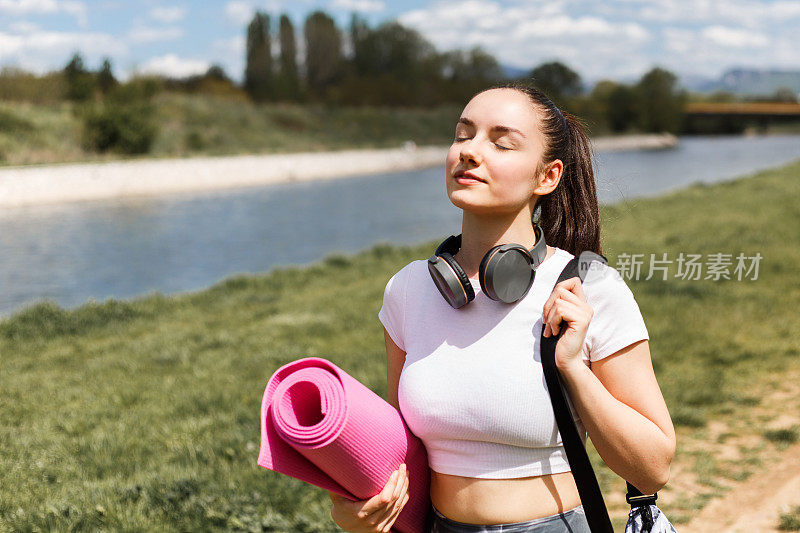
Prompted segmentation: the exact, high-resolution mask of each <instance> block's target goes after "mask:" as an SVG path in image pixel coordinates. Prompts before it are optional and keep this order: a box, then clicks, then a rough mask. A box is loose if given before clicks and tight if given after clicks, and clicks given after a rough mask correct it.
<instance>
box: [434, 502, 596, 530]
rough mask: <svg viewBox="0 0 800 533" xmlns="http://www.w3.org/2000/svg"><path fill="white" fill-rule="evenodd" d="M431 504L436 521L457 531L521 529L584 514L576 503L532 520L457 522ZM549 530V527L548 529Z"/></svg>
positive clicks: (580, 506)
mask: <svg viewBox="0 0 800 533" xmlns="http://www.w3.org/2000/svg"><path fill="white" fill-rule="evenodd" d="M430 505H431V511H432V512H433V514H434V516H435V519H436V521H437V522H443V523H444V524H446V525H448V526H450V527H451V528H453V529H454V530H457V531H464V532H474V533H478V532H499V531H513V530H516V529H517V528H519V529H520V530H523V529H524V528H530V527H531V526H536V525H544V526H546V525H547V524H548V523H549V522H556V521H563V520H565V519H568V518H570V517H571V516H572V515H575V514H581V515H583V514H584V511H583V505H578V506H577V507H573V508H572V509H569V510H567V511H563V512H561V513H556V514H553V515H550V516H543V517H541V518H534V519H532V520H526V521H524V522H508V523H505V524H469V523H466V522H459V521H457V520H452V519H450V518H447V517H446V516H444V515H443V514H442V513H440V512H439V510H438V509H437V508H436V507H435V506H434V505H433V503H431V504H430ZM548 531H549V529H548Z"/></svg>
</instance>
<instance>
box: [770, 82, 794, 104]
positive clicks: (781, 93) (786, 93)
mask: <svg viewBox="0 0 800 533" xmlns="http://www.w3.org/2000/svg"><path fill="white" fill-rule="evenodd" d="M770 100H772V101H773V102H784V103H792V104H796V103H797V101H798V97H797V93H796V92H795V91H794V89H792V88H791V87H786V86H785V85H782V86H780V87H778V88H777V89H775V92H774V93H772V97H771V98H770Z"/></svg>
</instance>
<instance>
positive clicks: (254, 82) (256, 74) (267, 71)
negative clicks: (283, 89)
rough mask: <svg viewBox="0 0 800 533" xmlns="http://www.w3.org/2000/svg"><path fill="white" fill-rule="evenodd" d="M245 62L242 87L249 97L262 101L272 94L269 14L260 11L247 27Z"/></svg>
mask: <svg viewBox="0 0 800 533" xmlns="http://www.w3.org/2000/svg"><path fill="white" fill-rule="evenodd" d="M246 60H247V63H246V65H245V71H244V87H245V90H246V91H247V94H249V95H250V98H252V99H253V100H255V101H256V102H263V101H265V100H268V99H269V98H271V97H272V96H273V93H274V87H273V83H274V80H273V75H272V51H271V49H270V34H269V15H267V14H266V13H262V12H260V11H258V12H256V14H255V15H253V20H252V21H251V22H250V25H249V26H248V27H247V58H246Z"/></svg>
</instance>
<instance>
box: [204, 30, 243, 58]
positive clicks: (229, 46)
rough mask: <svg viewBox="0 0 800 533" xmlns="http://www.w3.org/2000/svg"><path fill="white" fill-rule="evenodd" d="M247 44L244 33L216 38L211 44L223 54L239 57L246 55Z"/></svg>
mask: <svg viewBox="0 0 800 533" xmlns="http://www.w3.org/2000/svg"><path fill="white" fill-rule="evenodd" d="M245 44H246V43H245V37H244V35H236V36H235V37H228V38H227V39H216V40H215V41H214V42H213V43H212V45H211V46H212V47H213V48H214V50H215V51H217V52H220V53H221V54H227V55H232V56H237V57H239V56H243V55H244V51H245Z"/></svg>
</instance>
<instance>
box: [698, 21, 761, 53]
mask: <svg viewBox="0 0 800 533" xmlns="http://www.w3.org/2000/svg"><path fill="white" fill-rule="evenodd" d="M702 36H703V37H705V38H707V39H710V40H711V41H713V42H715V43H717V44H719V45H721V46H729V47H732V48H750V47H756V48H761V47H764V46H767V45H768V44H769V39H768V38H767V36H766V35H764V34H763V33H755V32H752V31H750V30H743V29H737V28H728V27H725V26H708V27H706V28H703V31H702Z"/></svg>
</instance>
